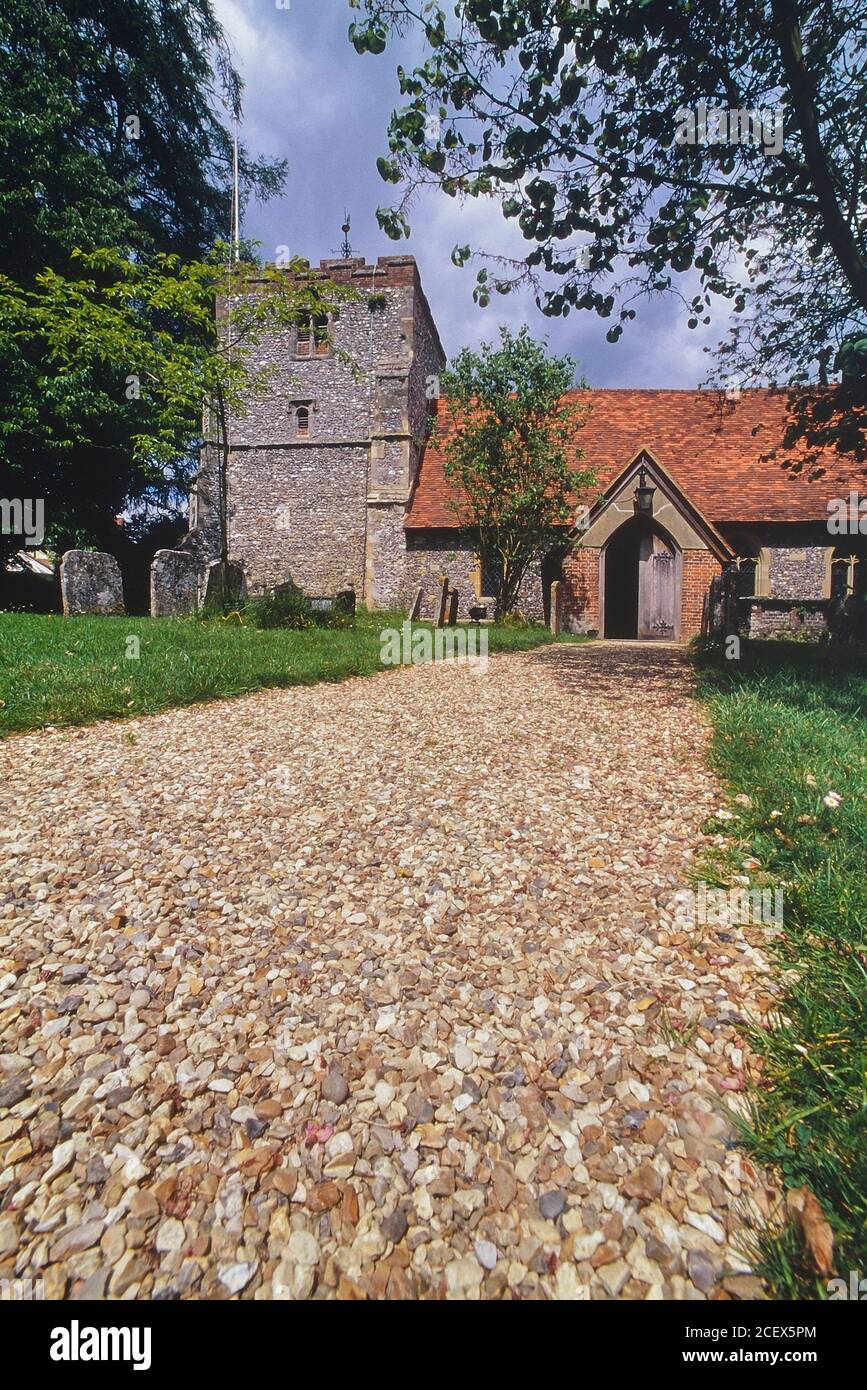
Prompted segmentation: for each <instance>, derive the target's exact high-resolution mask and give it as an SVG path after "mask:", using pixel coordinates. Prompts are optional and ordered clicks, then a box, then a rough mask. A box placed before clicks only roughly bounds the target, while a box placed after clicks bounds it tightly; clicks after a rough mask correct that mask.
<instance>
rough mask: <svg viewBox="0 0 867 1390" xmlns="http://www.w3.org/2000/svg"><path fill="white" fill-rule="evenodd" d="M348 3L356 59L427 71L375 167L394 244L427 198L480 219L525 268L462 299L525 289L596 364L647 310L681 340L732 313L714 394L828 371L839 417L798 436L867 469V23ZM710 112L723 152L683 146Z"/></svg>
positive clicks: (852, 3)
mask: <svg viewBox="0 0 867 1390" xmlns="http://www.w3.org/2000/svg"><path fill="white" fill-rule="evenodd" d="M349 3H350V5H351V7H352V8H353V9H356V10H361V11H364V15H363V17H359V18H358V19H357V21H356V22H355V23H354V24H353V25H352V27H351V29H350V37H351V38H352V40H353V42H354V44H355V47H356V48H357V49H358V50H359V51H361V52H364V51H366V50H371V51H374V52H380V51H382V49H383V48H384V47H385V45H386V41H387V38H388V35H389V32H390V30H392V29H395V30H399V31H402V32H403V31H406V30H408V29H411V28H414V29H416V30H417V31H418V33H419V34H421V35H422V36H423V37H424V38H425V39H426V42H427V45H428V50H429V51H428V52H427V53H426V54H425V55H424V57H423V60H422V61H420V62H419V63H418V64H417V65H416V66H415V67H414V68H413V69H412V70H404V69H403V68H401V69H400V70H399V77H400V86H401V92H402V95H403V97H404V98H405V103H404V104H403V105H402V106H401V108H400V109H399V110H397V111H396V112H395V113H394V114H393V116H392V120H391V124H390V128H389V146H390V149H389V154H388V156H387V157H383V158H381V159H380V161H379V168H380V172H381V174H382V176H383V178H384V179H385V180H386V181H387V182H391V183H394V184H396V185H400V186H401V197H400V199H399V201H398V203H397V204H396V205H395V206H393V207H390V208H384V209H381V210H380V221H381V224H382V226H383V227H384V228H385V230H386V231H387V232H389V234H390V235H392V236H395V237H399V236H402V235H404V234H406V232H407V231H408V228H409V222H408V216H407V213H408V209H409V203H410V200H411V197H412V195H413V193H414V191H415V190H416V189H417V188H419V187H420V186H423V185H431V184H433V185H435V186H437V187H439V188H441V189H443V190H444V191H445V192H446V193H447V194H449V195H450V196H452V197H482V198H487V199H491V200H495V201H497V202H498V203H499V204H500V207H501V209H502V213H503V216H504V217H505V218H507V219H510V220H514V221H515V222H516V223H517V225H518V226H519V227H520V230H521V232H522V234H523V236H524V238H525V239H526V241H527V242H528V250H527V255H526V257H524V258H523V259H519V260H509V259H504V258H502V257H501V258H489V263H490V264H491V273H490V274H487V273H484V274H483V273H482V272H481V271H480V273H479V280H478V282H477V285H476V290H475V294H476V298H477V299H478V300H479V301H480V302H482V303H485V302H486V301H487V299H488V297H489V295H490V293H491V290H492V289H494V290H497V291H501V292H507V291H508V290H509V289H510V288H512V287H513V286H514V285H515V284H517V283H520V282H525V281H529V282H531V283H532V284H533V285H534V287H535V288H536V291H537V295H538V301H539V303H540V304H541V305H542V306H543V307H544V309H545V311H546V312H548V313H551V314H566V313H568V312H569V311H570V309H573V308H576V309H583V310H590V311H595V312H596V313H597V314H599V315H601V316H602V317H603V318H612V319H613V323H612V326H611V329H610V331H609V334H608V337H609V339H610V340H612V341H615V340H616V339H617V338H618V337H619V336H620V334H621V333H622V332H623V330H624V328H625V327H626V326H627V325H628V324H629V323H630V321H631V320H633V319H634V318H635V317H636V305H637V304H638V303H640V302H641V301H642V300H646V299H647V298H648V297H649V296H653V295H658V294H663V293H673V294H677V295H679V296H680V297H681V299H682V301H683V304H684V309H685V313H686V317H687V322H688V324H689V326H690V327H692V328H696V327H698V325H699V324H700V323H703V324H708V323H709V322H710V321H711V313H712V309H713V307H714V306H715V304H717V305H718V303H719V300H720V299H723V300H725V301H728V304H729V307H730V309H731V311H732V313H733V318H734V328H733V331H732V333H731V336H730V337H728V338H727V339H726V341H725V342H724V344H723V345H722V347H721V349H720V354H719V360H718V364H717V368H716V369H715V370H714V372H713V374H712V375H713V379H714V380H716V381H718V382H719V383H720V384H722V383H723V382H725V381H728V380H732V379H737V380H738V381H739V382H740V383H742V384H745V385H746V384H749V383H750V382H753V381H755V382H760V381H767V380H771V381H779V382H781V383H789V384H793V385H795V386H796V387H799V386H800V385H801V384H802V383H809V382H815V381H816V379H817V377H818V380H819V381H820V382H822V381H823V380H824V379H825V378H826V376H827V373H828V371H829V370H831V369H832V368H833V367H834V366H835V364H836V366H837V367H839V368H844V369H845V375H844V383H843V389H842V390H841V391H839V392H836V393H833V399H832V400H829V399H828V393H822V392H819V393H817V392H815V391H812V392H804V391H800V390H796V391H795V392H794V393H793V397H792V400H793V406H794V407H795V410H794V415H793V420H794V423H795V425H796V429H795V433H800V434H801V435H804V434H805V433H806V435H807V438H808V442H809V443H810V444H811V445H812V446H815V448H816V450H818V449H820V448H821V447H822V445H823V444H827V443H829V442H831V443H835V444H836V445H837V446H838V447H841V448H846V449H852V448H860V449H861V451H862V454H863V453H864V446H865V437H867V394H865V389H867V204H865V162H864V158H863V151H864V147H865V141H867V82H865V45H867V0H834V3H832V2H831V0H714V3H713V4H696V3H692V0H610V2H609V3H607V4H605V5H604V6H603V5H598V6H597V5H596V4H595V2H594V0H590V3H587V4H582V3H579V0H457V3H456V4H455V5H454V7H453V10H451V9H450V8H449V9H447V8H446V7H445V6H444V5H441V4H439V3H435V2H434V3H427V0H349ZM702 102H703V103H705V105H706V107H707V108H710V109H719V110H721V111H723V112H725V113H729V112H731V113H733V114H734V118H735V121H736V125H735V126H734V128H733V127H732V126H729V125H726V127H725V133H726V135H727V136H728V137H731V136H732V134H733V133H734V136H735V138H734V139H732V138H728V139H720V140H719V141H715V140H714V141H708V142H706V143H703V142H702V140H701V129H700V127H699V126H698V124H696V126H695V127H694V132H693V133H694V135H695V141H694V142H692V141H691V138H690V131H689V129H688V127H687V126H686V125H685V123H684V119H683V118H684V115H685V113H688V112H692V113H693V115H695V116H697V115H698V114H699V104H700V103H702ZM780 110H782V113H783V115H782V122H781V124H779V125H775V124H774V123H773V121H772V115H773V113H776V112H778V111H780ZM749 112H753V113H757V114H759V115H761V114H763V115H764V117H765V118H766V119H765V123H764V124H761V123H760V124H757V123H756V122H755V121H752V122H750V121H749V119H748V113H749ZM742 120H743V121H744V124H743V125H742V124H741V121H742ZM744 130H748V131H749V132H750V134H749V136H748V138H741V135H742V133H743V131H744ZM717 133H718V131H717V127H716V122H715V119H714V120H713V121H712V124H711V129H710V134H711V135H715V134H717ZM780 137H782V138H780ZM474 254H476V253H475V252H473V251H472V249H471V248H470V247H469V246H463V247H457V248H455V253H454V255H455V259H456V260H457V261H458V262H464V261H467V260H469V259H470V257H471V256H472V255H474ZM799 414H800V417H801V418H800V420H798V418H797V417H798V415H799Z"/></svg>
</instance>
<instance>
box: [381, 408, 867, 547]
mask: <svg viewBox="0 0 867 1390" xmlns="http://www.w3.org/2000/svg"><path fill="white" fill-rule="evenodd" d="M571 394H572V398H574V399H581V400H588V401H589V402H590V404H591V409H590V411H589V413H588V415H587V422H586V424H585V425H584V426H583V427H582V428H581V429H579V430H577V431H576V435H575V443H576V446H577V448H579V449H581V450H583V454H584V457H583V459H582V460H581V461H580V462H579V463H577V464H576V466H577V467H579V468H582V469H586V468H595V470H596V474H597V479H598V488H597V489H596V490H595V492H594V496H595V495H597V493H598V492H601V491H602V490H603V489H604V488H605V487H607V485H608V483H609V482H611V480H612V479H613V478H614V477H616V476H617V474H618V473H619V472H620V471H621V470H622V469H623V468H624V467H625V466H626V464H627V463H629V462H630V460H631V459H632V458H634V457H635V455H636V454H637V453H638V451H639V450H640V449H647V450H648V451H649V452H650V453H651V454H652V455H653V456H654V458H656V459H657V460H658V462H659V463H661V464H662V466H663V468H665V469H666V470H667V471H668V473H670V474H671V476H672V477H673V478H674V480H675V481H676V483H677V484H678V486H679V487H680V489H681V490H682V491H683V492H684V493H685V494H686V496H687V497H688V498H689V499H690V501H691V502H692V503H693V505H694V506H696V507H697V508H698V509H699V511H700V512H702V513H703V515H704V516H706V517H707V519H708V520H709V521H711V522H714V523H717V524H719V523H721V522H723V523H724V522H732V521H820V520H825V519H826V518H827V515H828V512H827V503H828V499H829V498H830V497H840V496H843V497H845V496H847V495H848V490H849V488H850V487H855V486H857V485H858V483H859V481H860V482H861V483H862V484H863V475H862V474H860V472H859V470H858V468H857V466H856V465H854V464H853V465H852V466H851V467H850V468H847V466H846V463H845V460H843V459H842V458H839V457H835V458H833V459H831V460H829V461H828V462H827V465H826V466H827V470H828V471H827V473H826V475H825V476H824V477H823V478H821V479H819V480H818V481H814V482H810V481H809V480H808V479H807V478H806V477H804V476H802V475H797V474H793V473H792V472H791V471H790V470H788V469H786V468H784V467H783V466H782V459H783V457H784V455H783V453H782V450H781V452H780V454H779V455H778V457H777V458H776V459H774V460H767V459H765V460H763V459H762V455H763V454H766V453H767V452H768V451H769V450H770V449H773V448H779V449H781V439H782V432H783V428H784V425H785V420H786V411H787V406H786V400H787V398H786V394H785V392H781V391H780V392H776V391H770V390H764V389H758V390H746V391H743V392H742V393H741V396H740V399H739V400H738V401H736V402H735V401H727V400H725V399H724V398H723V397H721V395H720V394H719V393H718V392H713V391H632V390H622V391H621V390H612V391H607V390H600V391H596V390H590V391H581V392H573V393H571ZM449 428H450V425H449V419H448V413H447V410H446V405H445V402H444V401H440V402H439V403H438V412H437V424H436V426H435V429H434V433H433V434H432V435H431V438H430V441H429V442H428V445H427V448H426V450H425V454H424V458H423V460H422V465H421V468H420V470H419V478H418V482H417V486H416V489H415V493H414V495H413V498H412V501H411V504H410V507H409V510H408V512H407V515H406V519H405V522H404V525H405V526H406V528H407V530H420V529H425V528H428V527H434V528H435V527H450V526H451V527H453V526H454V525H455V524H456V523H455V513H454V511H453V509H452V507H451V506H450V505H449V502H450V499H451V498H453V497H454V496H455V494H454V492H453V490H452V489H451V488H450V487H449V485H448V483H447V482H446V480H445V477H444V475H443V464H442V453H441V444H442V440H443V438H444V437H445V436H446V434H447V433H448V432H449ZM788 457H789V458H795V457H796V455H795V454H794V453H793V452H790V453H789V454H788ZM586 500H588V501H590V500H592V498H588V499H586Z"/></svg>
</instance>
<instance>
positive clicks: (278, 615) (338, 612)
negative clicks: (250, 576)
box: [244, 579, 355, 632]
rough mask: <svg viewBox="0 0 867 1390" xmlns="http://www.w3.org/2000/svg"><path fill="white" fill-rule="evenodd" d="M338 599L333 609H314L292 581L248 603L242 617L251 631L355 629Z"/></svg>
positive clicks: (343, 605) (343, 604) (346, 610)
mask: <svg viewBox="0 0 867 1390" xmlns="http://www.w3.org/2000/svg"><path fill="white" fill-rule="evenodd" d="M341 597H342V596H341V595H338V598H337V599H336V600H335V602H334V606H333V607H332V608H314V606H313V604H312V602H311V600H310V599H309V598H308V597H307V595H306V594H305V593H304V592H303V591H302V590H301V589H299V587H298V585H297V584H296V583H295V582H294V580H292V579H288V580H287V581H286V583H285V584H278V585H277V587H276V588H275V589H273V590H272V592H271V593H269V594H266V595H265V596H264V597H263V598H254V599H250V600H248V602H247V606H246V608H245V609H244V617H245V618H246V619H247V620H248V621H249V622H251V623H252V624H253V626H254V627H261V628H278V627H279V628H289V629H292V630H293V631H295V632H303V631H305V630H306V629H309V628H313V627H327V628H338V629H346V628H351V627H354V626H355V621H354V614H352V613H351V612H350V611H349V608H348V606H347V604H346V603H345V602H344V603H341V601H340V600H341Z"/></svg>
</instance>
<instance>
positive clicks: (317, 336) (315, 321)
mask: <svg viewBox="0 0 867 1390" xmlns="http://www.w3.org/2000/svg"><path fill="white" fill-rule="evenodd" d="M295 350H296V353H297V355H298V356H299V357H327V356H328V352H329V342H328V319H327V317H326V315H325V314H317V315H316V316H315V317H314V318H312V319H308V321H307V322H306V323H301V324H299V325H298V334H297V338H296V346H295Z"/></svg>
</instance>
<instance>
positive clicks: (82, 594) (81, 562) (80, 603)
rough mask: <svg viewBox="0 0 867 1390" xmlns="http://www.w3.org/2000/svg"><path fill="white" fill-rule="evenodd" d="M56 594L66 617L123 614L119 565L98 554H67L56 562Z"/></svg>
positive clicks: (88, 551) (95, 552) (77, 551)
mask: <svg viewBox="0 0 867 1390" xmlns="http://www.w3.org/2000/svg"><path fill="white" fill-rule="evenodd" d="M60 591H61V594H62V595H63V611H64V613H67V614H69V615H70V616H74V617H77V616H81V615H82V614H85V613H96V614H99V615H101V616H102V617H108V616H109V615H111V614H115V613H123V611H124V607H123V580H122V579H121V574H120V565H119V564H118V563H117V560H116V559H115V558H114V556H113V555H107V554H106V553H105V551H102V550H67V552H66V554H65V555H64V557H63V559H62V560H61V562H60Z"/></svg>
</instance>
